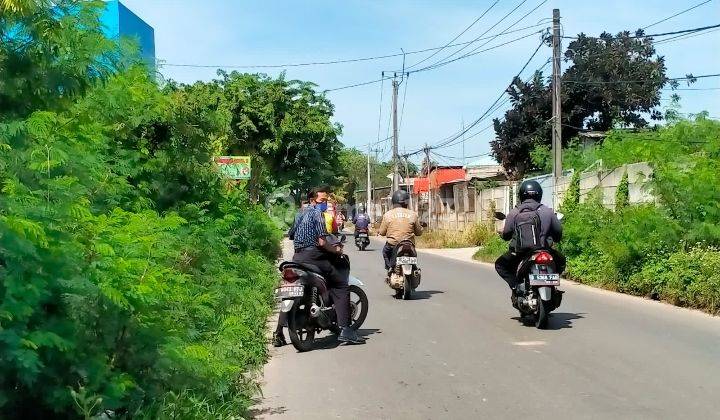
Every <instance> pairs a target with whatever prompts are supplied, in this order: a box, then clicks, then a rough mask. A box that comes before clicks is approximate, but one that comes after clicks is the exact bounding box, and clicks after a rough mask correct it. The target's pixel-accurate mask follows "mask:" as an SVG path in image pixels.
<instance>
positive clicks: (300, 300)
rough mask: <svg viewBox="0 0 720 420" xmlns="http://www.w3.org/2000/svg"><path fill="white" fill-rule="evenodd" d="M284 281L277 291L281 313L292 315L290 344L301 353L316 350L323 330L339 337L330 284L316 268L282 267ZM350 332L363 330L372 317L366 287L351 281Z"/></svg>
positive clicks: (354, 279)
mask: <svg viewBox="0 0 720 420" xmlns="http://www.w3.org/2000/svg"><path fill="white" fill-rule="evenodd" d="M279 269H280V272H281V273H282V280H281V283H280V287H278V288H277V289H276V290H275V296H276V298H277V299H279V300H280V301H281V303H280V311H281V312H285V313H287V314H288V333H289V335H290V341H291V342H292V344H293V347H295V348H296V349H297V350H298V351H300V352H305V351H309V350H312V348H313V343H314V341H315V335H316V334H319V333H321V332H322V331H323V330H329V331H332V332H333V333H339V332H340V327H339V326H338V324H337V315H336V313H335V307H334V306H333V302H332V298H331V296H330V293H329V288H328V284H327V281H326V280H325V278H324V277H323V275H322V273H321V271H320V269H319V268H318V267H317V266H315V265H312V264H300V263H296V262H292V261H285V262H283V263H281V264H280V267H279ZM348 283H349V286H348V291H349V292H350V328H353V329H355V330H357V329H359V328H360V327H361V326H362V324H363V322H365V318H367V314H368V298H367V294H365V291H364V290H363V286H364V285H363V283H362V282H361V281H360V280H359V279H357V278H355V277H353V276H350V278H349V282H348Z"/></svg>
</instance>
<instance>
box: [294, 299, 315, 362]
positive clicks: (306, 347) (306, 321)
mask: <svg viewBox="0 0 720 420" xmlns="http://www.w3.org/2000/svg"><path fill="white" fill-rule="evenodd" d="M288 333H289V335H290V341H291V342H292V344H293V347H295V349H296V350H297V351H299V352H306V351H310V350H312V348H313V343H314V342H315V327H314V326H313V325H312V324H311V322H310V305H309V304H308V302H307V301H299V302H295V305H293V307H292V309H291V310H290V313H289V314H288Z"/></svg>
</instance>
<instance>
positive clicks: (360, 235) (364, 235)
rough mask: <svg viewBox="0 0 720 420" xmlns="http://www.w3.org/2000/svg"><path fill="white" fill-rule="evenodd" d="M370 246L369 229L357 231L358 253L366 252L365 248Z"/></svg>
mask: <svg viewBox="0 0 720 420" xmlns="http://www.w3.org/2000/svg"><path fill="white" fill-rule="evenodd" d="M368 245H370V234H369V232H368V229H367V228H357V229H355V246H356V247H357V249H358V251H365V248H367V246H368Z"/></svg>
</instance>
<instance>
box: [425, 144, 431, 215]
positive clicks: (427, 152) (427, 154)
mask: <svg viewBox="0 0 720 420" xmlns="http://www.w3.org/2000/svg"><path fill="white" fill-rule="evenodd" d="M425 168H426V169H427V179H428V229H432V216H433V214H432V211H433V194H432V188H430V148H429V147H428V145H427V143H425Z"/></svg>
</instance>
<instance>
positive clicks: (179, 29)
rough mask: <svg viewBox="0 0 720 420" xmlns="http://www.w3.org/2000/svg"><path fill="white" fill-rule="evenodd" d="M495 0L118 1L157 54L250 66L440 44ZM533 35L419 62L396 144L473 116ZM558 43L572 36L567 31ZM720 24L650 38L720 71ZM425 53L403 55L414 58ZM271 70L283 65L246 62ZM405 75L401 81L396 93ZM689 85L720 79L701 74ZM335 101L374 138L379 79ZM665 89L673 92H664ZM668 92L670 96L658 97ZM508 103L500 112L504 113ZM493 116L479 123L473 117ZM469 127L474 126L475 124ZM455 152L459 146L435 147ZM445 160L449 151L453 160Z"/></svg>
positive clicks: (710, 98)
mask: <svg viewBox="0 0 720 420" xmlns="http://www.w3.org/2000/svg"><path fill="white" fill-rule="evenodd" d="M520 1H521V0H512V1H511V0H500V1H499V2H498V4H497V5H496V6H495V7H494V8H493V9H492V10H491V11H490V12H489V13H488V14H487V15H486V16H485V17H484V18H482V19H481V20H480V21H479V22H478V23H477V24H476V25H475V26H473V28H471V29H470V30H469V31H468V32H467V33H466V34H465V35H464V36H463V37H461V38H460V39H458V41H457V42H461V41H469V40H472V39H473V38H475V37H477V36H478V35H480V34H481V33H482V32H484V31H485V30H486V29H488V28H489V27H490V26H492V25H493V24H494V23H495V22H497V21H498V20H499V19H500V18H501V17H502V16H504V15H505V14H506V13H507V12H509V11H510V10H511V9H512V8H514V7H515V6H516V5H517V4H518V3H519V2H520ZM493 2H494V0H492V1H490V0H482V1H461V0H450V1H404V0H403V1H401V0H398V1H384V2H380V1H348V0H345V1H332V0H322V1H321V0H309V1H271V0H264V1H255V0H242V1H241V0H204V1H198V0H123V3H124V4H125V5H126V6H128V7H129V8H130V9H131V10H133V11H134V12H135V13H136V14H138V15H139V16H140V17H142V18H143V19H144V20H145V21H147V22H148V23H149V24H150V25H152V26H153V27H154V28H155V43H156V54H157V58H158V59H160V60H163V61H164V62H166V63H168V64H201V65H218V66H221V67H222V66H228V65H252V64H279V63H293V62H307V61H323V60H333V59H346V58H356V57H366V56H376V55H385V54H393V53H398V52H400V48H404V49H405V50H406V51H411V50H416V49H423V48H428V47H436V46H442V45H444V44H445V43H447V42H448V41H450V40H451V39H452V38H453V37H455V36H456V35H457V34H459V33H460V31H462V30H463V29H464V28H465V27H467V26H468V25H469V24H470V23H471V22H472V21H473V20H475V19H476V18H477V17H478V16H480V14H482V12H483V11H484V10H485V9H487V8H488V7H489V6H490V5H491V4H492V3H493ZM538 3H540V0H528V1H527V2H526V3H525V4H524V5H523V6H521V7H520V9H518V11H517V12H516V13H515V14H514V15H512V16H511V17H509V18H508V19H507V20H506V21H504V22H503V23H502V24H500V25H499V26H497V27H496V28H495V29H494V30H493V31H491V32H490V33H489V34H490V35H492V34H495V33H497V32H499V31H501V30H502V29H505V28H506V27H507V26H509V25H510V24H511V23H513V22H514V21H515V20H517V19H518V18H520V17H521V16H523V15H524V14H525V13H526V12H528V11H530V10H531V9H533V8H534V7H535V6H536V5H537V4H538ZM697 3H700V0H689V1H667V0H664V1H660V0H646V1H629V0H605V1H602V2H596V1H592V2H591V1H582V0H574V1H573V0H548V1H547V2H546V3H545V4H543V5H542V6H541V7H540V8H539V9H538V10H537V11H536V12H534V13H533V14H531V15H530V16H529V17H528V18H526V19H525V20H523V21H522V22H521V23H520V24H518V26H517V27H523V26H529V25H533V24H536V23H538V22H539V21H540V20H541V19H544V18H550V17H551V16H552V9H553V8H559V9H560V12H561V16H562V24H563V29H564V32H565V35H575V34H577V33H579V32H585V33H586V34H590V35H598V34H600V33H601V32H602V31H608V32H611V33H615V32H618V31H621V30H626V29H627V30H631V31H632V30H635V29H637V28H639V27H643V26H646V25H649V24H651V23H653V22H656V21H658V20H660V19H662V18H665V17H668V16H670V15H672V14H674V13H676V12H679V11H681V10H684V9H686V8H688V7H691V6H692V5H695V4H697ZM719 23H720V0H714V1H712V2H710V3H708V4H705V5H703V6H701V7H698V8H697V9H695V10H693V11H690V12H688V13H685V14H683V15H681V16H678V17H676V18H673V19H670V20H668V21H667V22H664V23H661V24H658V25H655V26H653V27H652V28H649V29H648V30H647V32H648V33H660V32H669V31H674V30H681V29H687V28H694V27H700V26H708V25H714V24H719ZM528 32H532V30H528V31H526V32H519V33H517V34H512V35H508V36H505V37H503V38H502V39H500V38H499V39H498V40H497V41H494V42H492V43H491V44H489V45H488V46H492V45H494V44H497V43H500V42H504V41H506V40H511V39H514V38H516V37H517V36H522V35H524V34H525V33H528ZM538 42H539V41H538V38H537V37H536V36H532V37H530V38H527V39H524V40H522V41H518V42H516V43H513V44H510V45H508V46H505V47H502V48H498V49H496V50H492V51H488V52H486V53H483V54H478V55H476V56H473V57H470V58H467V59H464V60H460V61H458V62H455V63H452V64H449V65H447V66H444V67H442V68H440V69H437V70H434V71H428V72H423V73H417V74H414V75H412V76H411V77H410V78H409V79H408V80H406V82H405V83H406V85H407V96H406V100H405V111H404V113H403V123H402V128H401V132H400V150H401V152H402V150H415V149H417V148H419V147H421V146H422V145H423V144H424V143H426V142H427V143H430V144H433V143H435V142H437V141H438V140H440V139H442V138H444V137H447V136H448V135H450V134H452V133H453V132H456V131H457V130H458V129H459V128H460V126H461V121H462V120H463V119H464V120H465V121H466V122H468V121H472V120H474V119H475V118H477V117H478V116H479V115H481V114H482V113H483V112H484V111H485V109H487V107H488V106H489V105H490V104H491V103H492V102H493V101H494V100H495V98H496V97H497V96H498V95H499V94H500V92H501V91H502V90H503V88H504V87H505V86H507V84H508V83H509V82H510V79H511V78H512V76H513V75H514V74H516V73H517V72H518V71H519V70H520V68H521V67H522V65H523V64H524V62H525V61H526V60H527V58H528V57H529V56H530V55H531V53H532V52H533V51H534V50H535V47H536V46H537V44H538ZM563 42H564V46H566V45H567V42H568V40H564V41H563ZM718 46H720V31H715V32H712V33H708V34H706V35H702V36H696V37H692V38H687V39H682V40H678V41H676V42H668V43H666V44H663V45H658V46H657V50H658V53H659V54H660V55H663V56H665V59H666V64H667V67H668V75H669V76H671V77H676V76H684V75H685V74H687V73H693V74H695V75H699V74H710V73H720V51H719V50H718ZM451 51H452V50H447V52H446V51H443V52H441V53H440V54H438V55H437V56H436V57H434V58H433V59H431V60H430V61H428V63H432V62H433V61H434V60H435V59H438V58H442V57H444V56H445V55H446V54H449V53H450V52H451ZM428 54H430V53H426V54H425V55H423V54H418V55H412V56H408V57H407V63H408V64H412V63H414V62H415V61H417V60H418V59H421V58H424V57H425V56H426V55H428ZM550 55H551V50H550V48H546V47H543V48H541V49H540V51H539V53H538V54H537V56H536V57H535V59H534V60H533V62H532V63H531V64H530V66H529V67H528V70H527V71H526V73H525V74H530V72H531V71H532V70H534V69H535V68H537V67H540V66H541V65H542V64H543V63H544V62H545V61H546V60H547V58H548V57H550ZM401 65H402V58H390V59H384V60H378V61H368V62H360V63H348V64H337V65H327V66H312V67H293V68H288V69H286V70H285V71H286V73H287V77H288V78H291V79H303V80H309V81H313V82H315V83H317V84H318V85H319V88H320V89H331V88H334V87H338V86H344V85H347V84H351V83H356V82H363V81H368V80H373V79H378V78H380V72H381V71H382V70H390V69H396V68H399V67H401ZM215 71H216V70H215V69H213V68H187V67H172V66H165V67H162V68H161V72H162V73H163V75H164V76H165V77H168V78H172V79H175V80H179V81H182V82H193V81H195V80H209V79H212V78H213V77H214V76H215ZM245 71H248V72H257V71H262V72H264V73H267V74H270V75H277V74H279V72H280V71H281V70H280V69H263V70H254V69H246V70H245ZM405 87H406V86H401V88H400V103H402V97H403V94H404V89H405ZM692 87H693V88H720V78H710V79H703V80H700V81H698V83H696V84H694V85H693V86H692ZM390 92H391V91H390V83H389V82H385V83H384V94H383V95H384V104H383V111H382V112H383V115H382V121H381V130H380V131H381V134H380V138H385V137H386V135H387V127H388V121H389V120H388V116H389V109H390V108H389V99H390ZM679 93H680V95H681V97H682V100H681V106H682V109H681V112H685V113H695V112H699V111H702V110H707V111H709V112H710V115H711V116H713V117H716V118H717V117H720V90H714V91H713V90H694V91H682V92H679ZM328 96H329V98H330V99H331V100H332V102H333V103H334V104H335V106H336V113H335V120H336V121H338V122H339V123H341V124H342V125H343V127H344V129H343V131H344V133H343V137H342V141H343V143H345V144H346V145H348V146H355V147H358V148H361V149H365V148H366V145H367V143H368V142H375V141H376V140H377V138H378V113H379V108H380V84H372V85H368V86H362V87H358V88H354V89H347V90H341V91H336V92H329V93H328ZM663 96H664V97H668V96H669V93H667V92H666V93H665V94H664V95H663ZM663 103H667V101H663ZM505 109H507V107H505V108H503V109H501V110H499V111H498V112H497V113H496V114H497V115H501V114H502V112H503V111H504V110H505ZM486 125H489V121H488V122H482V123H481V124H480V125H479V126H478V128H483V127H485V126H486ZM471 133H472V132H471ZM492 136H493V131H492V130H488V131H486V132H484V133H482V134H480V135H478V136H476V137H474V138H472V139H470V140H468V141H467V142H466V145H465V155H466V156H472V155H477V154H481V153H485V152H487V151H488V150H489V145H488V142H489V141H490V140H491V139H492ZM379 148H381V149H383V150H382V151H381V152H379V154H380V156H381V157H382V156H386V157H387V156H389V152H390V147H389V144H388V143H387V142H385V143H381V144H380V145H379ZM441 152H442V153H443V154H444V155H448V156H454V157H460V156H461V155H462V148H461V146H460V145H458V146H455V147H452V148H447V149H444V150H442V151H441ZM451 162H452V161H448V163H451Z"/></svg>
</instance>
